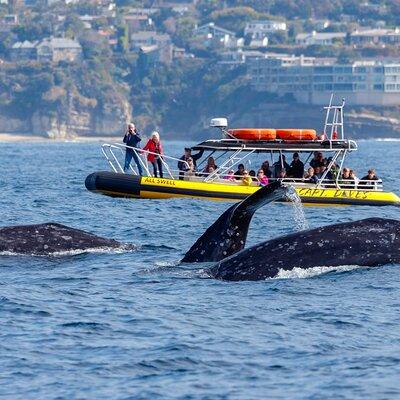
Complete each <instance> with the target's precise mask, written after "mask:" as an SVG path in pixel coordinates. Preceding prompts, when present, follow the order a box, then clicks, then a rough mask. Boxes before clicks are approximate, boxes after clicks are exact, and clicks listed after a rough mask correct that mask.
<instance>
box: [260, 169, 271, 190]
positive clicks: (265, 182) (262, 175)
mask: <svg viewBox="0 0 400 400" xmlns="http://www.w3.org/2000/svg"><path fill="white" fill-rule="evenodd" d="M257 178H258V183H259V185H260V186H267V185H268V184H269V179H268V176H267V175H265V173H264V170H263V169H260V170H258V174H257Z"/></svg>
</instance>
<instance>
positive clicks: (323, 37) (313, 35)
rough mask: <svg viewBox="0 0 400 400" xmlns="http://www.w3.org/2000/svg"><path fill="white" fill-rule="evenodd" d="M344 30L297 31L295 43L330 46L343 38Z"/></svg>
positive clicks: (344, 35)
mask: <svg viewBox="0 0 400 400" xmlns="http://www.w3.org/2000/svg"><path fill="white" fill-rule="evenodd" d="M346 36H347V34H346V33H345V32H316V31H312V32H310V33H299V34H298V35H296V44H298V45H300V46H312V45H320V46H332V45H333V44H335V43H336V42H337V41H340V40H345V38H346Z"/></svg>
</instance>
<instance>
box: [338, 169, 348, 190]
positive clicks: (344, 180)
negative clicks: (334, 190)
mask: <svg viewBox="0 0 400 400" xmlns="http://www.w3.org/2000/svg"><path fill="white" fill-rule="evenodd" d="M339 183H340V185H341V186H343V187H351V185H350V184H351V182H350V169H349V168H346V167H345V168H343V171H342V174H341V176H340V182H339Z"/></svg>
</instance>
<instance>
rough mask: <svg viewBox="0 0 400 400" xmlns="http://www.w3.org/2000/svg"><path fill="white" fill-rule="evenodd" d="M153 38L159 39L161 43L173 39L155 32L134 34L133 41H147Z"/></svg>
mask: <svg viewBox="0 0 400 400" xmlns="http://www.w3.org/2000/svg"><path fill="white" fill-rule="evenodd" d="M152 38H154V39H157V40H159V41H168V40H170V39H171V37H170V36H169V35H168V34H161V33H157V32H155V31H142V32H136V33H132V35H131V40H132V41H135V40H147V39H152Z"/></svg>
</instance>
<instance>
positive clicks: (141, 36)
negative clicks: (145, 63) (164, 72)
mask: <svg viewBox="0 0 400 400" xmlns="http://www.w3.org/2000/svg"><path fill="white" fill-rule="evenodd" d="M148 46H157V47H158V50H157V51H159V53H160V54H159V56H158V58H159V61H160V62H162V63H165V64H170V63H171V62H172V47H173V46H172V41H171V37H170V36H169V35H168V34H160V33H157V32H154V31H142V32H136V33H133V34H132V35H130V47H131V49H132V50H133V51H135V52H139V51H140V49H141V48H142V49H143V48H144V50H145V51H147V50H148V51H149V52H154V51H155V49H154V48H151V49H148V48H147V47H148Z"/></svg>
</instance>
